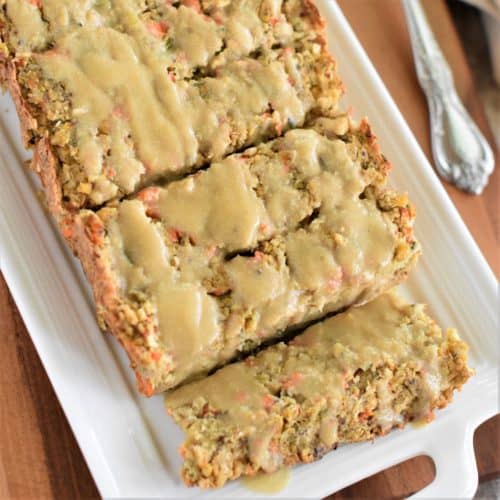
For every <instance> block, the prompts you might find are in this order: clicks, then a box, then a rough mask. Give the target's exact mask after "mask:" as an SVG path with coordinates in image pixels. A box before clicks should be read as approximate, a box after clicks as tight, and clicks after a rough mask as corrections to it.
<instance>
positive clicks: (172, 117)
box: [1, 0, 341, 215]
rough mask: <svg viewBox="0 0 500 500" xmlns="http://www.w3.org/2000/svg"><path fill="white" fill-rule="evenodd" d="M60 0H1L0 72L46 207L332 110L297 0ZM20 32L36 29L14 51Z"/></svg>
mask: <svg viewBox="0 0 500 500" xmlns="http://www.w3.org/2000/svg"><path fill="white" fill-rule="evenodd" d="M66 3H67V2H57V1H56V2H50V3H48V2H47V4H45V2H44V3H42V4H41V5H42V11H43V16H44V18H45V19H49V21H48V22H46V21H43V20H42V18H41V17H40V16H41V15H42V13H39V12H38V8H37V7H36V5H33V2H29V1H28V0H8V1H7V2H6V4H5V5H4V8H3V11H2V12H3V17H4V19H3V21H2V23H1V26H2V32H3V35H2V37H3V39H4V40H5V41H6V42H5V43H4V46H3V48H4V56H3V62H4V63H3V69H2V71H1V73H2V75H3V80H4V81H5V84H6V86H7V87H8V88H9V90H10V92H11V94H12V96H13V98H14V100H15V102H16V105H17V109H18V113H19V116H20V117H21V124H22V128H23V135H24V138H25V142H26V144H31V145H34V146H35V155H34V162H33V167H34V169H35V170H36V171H37V172H38V173H39V174H40V176H41V178H42V182H43V183H44V185H45V187H46V194H47V199H48V205H49V208H50V209H51V212H52V213H54V214H55V215H60V214H61V213H63V212H64V211H66V210H75V209H78V208H81V207H89V208H95V207H98V206H100V205H102V204H103V203H105V202H107V201H109V200H114V199H120V198H122V197H123V196H127V195H130V194H131V193H134V192H135V191H137V190H138V189H140V188H141V187H144V186H145V185H149V184H150V183H151V182H153V181H156V180H158V179H160V178H162V179H172V178H174V177H179V176H183V175H185V174H186V173H188V172H190V171H193V170H196V169H197V168H199V167H201V166H202V165H203V164H206V163H207V162H210V161H213V160H217V159H220V158H222V157H224V156H226V155H227V154H229V153H231V152H233V151H235V150H239V149H241V148H243V147H247V146H250V145H253V144H257V143H259V142H261V141H263V140H267V139H270V138H273V137H276V136H279V135H281V134H282V133H283V132H284V131H285V130H287V129H289V128H294V127H296V126H300V125H302V124H303V123H304V121H305V120H306V118H307V117H309V116H311V115H314V114H318V113H323V114H325V113H331V112H332V110H334V108H335V106H336V103H337V101H338V98H339V96H340V93H341V84H340V82H339V80H338V78H337V76H336V73H335V63H334V61H333V60H332V58H331V56H330V55H329V54H328V52H327V50H326V46H325V39H324V32H323V23H322V21H321V19H320V18H319V15H318V12H317V10H316V9H315V8H313V7H311V6H310V5H309V2H307V1H304V2H299V1H297V0H294V1H288V2H283V3H281V2H249V3H248V4H246V3H241V2H240V3H241V7H242V10H241V9H240V10H238V9H237V7H238V6H237V5H234V6H232V7H231V6H228V5H226V7H223V4H221V5H220V6H218V3H217V2H215V3H214V2H206V4H205V9H206V10H207V11H208V12H211V11H212V10H213V16H215V17H213V16H212V17H210V15H208V16H207V15H205V14H204V12H203V11H202V10H201V6H200V5H199V4H197V2H187V3H188V4H190V5H191V7H186V6H183V5H179V6H159V5H151V6H149V7H148V5H147V4H149V3H151V4H155V2H147V3H146V5H145V2H142V1H141V2H137V1H134V0H109V1H106V2H99V4H98V6H99V7H95V6H94V7H90V5H91V4H92V3H89V9H90V11H89V12H86V13H84V12H80V11H79V10H78V9H77V8H76V7H77V6H76V4H75V3H74V2H69V5H66ZM63 4H64V5H63ZM158 4H159V2H158ZM65 5H66V6H65ZM78 5H80V2H79V3H78ZM243 5H245V7H244V8H243ZM50 6H54V7H53V9H54V12H50V11H51V8H52V7H50ZM56 7H57V8H56ZM309 7H310V8H309ZM141 8H142V9H141ZM64 9H66V10H64ZM17 10H19V11H20V12H17ZM25 10H26V11H27V12H24V11H25ZM247 10H250V11H252V12H253V15H250V14H249V15H246V14H245V12H246V11H247ZM21 11H22V12H21ZM15 12H16V15H14V13H15ZM64 12H65V14H64ZM9 14H10V16H9ZM243 14H245V15H244V16H243V18H244V19H245V21H244V22H243V20H240V17H241V15H243ZM35 15H38V16H39V17H40V20H39V22H38V24H37V23H36V22H34V19H35V18H34V16H35ZM268 18H269V19H271V20H268ZM61 19H62V20H65V23H63V22H62V21H61ZM195 19H196V20H197V21H196V22H195V21H194V20H195ZM245 22H246V23H250V24H249V25H248V26H246V25H245ZM40 23H41V24H40ZM58 23H59V24H58ZM218 23H222V25H219V24H218ZM224 23H226V24H227V25H225V24H224ZM242 23H243V24H242ZM61 24H62V26H60V25H61ZM205 24H207V25H208V26H210V29H209V28H207V27H206V26H204V25H205ZM281 25H283V26H286V28H284V31H285V32H286V36H285V35H283V38H282V39H280V38H279V33H277V32H276V30H278V28H279V26H281ZM155 26H156V28H154V27H155ZM162 26H163V28H161V27H162ZM264 26H266V27H267V28H266V30H267V31H266V30H264ZM148 28H149V29H148ZM160 28H161V29H163V30H165V33H164V36H163V35H161V33H160V32H159V31H158V30H160V31H161V29H160ZM205 28H206V29H205ZM23 30H29V31H30V33H31V31H32V32H33V33H31V34H32V35H33V38H34V39H35V40H38V38H37V37H36V36H35V35H36V34H37V33H38V32H42V31H43V33H45V35H44V36H45V38H43V37H42V38H43V41H40V43H39V44H37V43H35V42H33V43H32V45H33V44H34V48H36V49H37V50H34V51H29V50H28V51H27V52H25V51H23V50H21V49H22V48H23V47H24V45H22V44H21V42H20V41H19V37H21V39H22V40H24V39H28V38H29V37H28V34H26V33H24V34H23ZM44 30H45V31H44ZM155 30H156V31H155ZM210 30H212V31H210ZM151 31H153V33H151ZM211 32H213V33H212V34H213V37H214V40H213V45H214V50H213V51H212V52H213V53H210V54H208V53H206V50H209V45H210V43H209V39H210V36H211V35H210V33H211ZM167 33H170V36H171V37H172V38H171V39H170V38H168V39H167V38H165V37H166V36H167ZM201 36H202V37H204V38H205V40H204V42H205V43H203V44H200V41H199V38H200V37H201ZM169 40H170V41H169ZM28 45H29V44H28ZM243 45H244V47H242V46H243ZM201 47H203V50H202V49H201ZM224 47H225V48H224ZM28 48H29V47H28ZM200 51H201V52H202V53H200ZM184 77H185V79H184Z"/></svg>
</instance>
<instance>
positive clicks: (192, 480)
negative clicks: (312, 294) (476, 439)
mask: <svg viewBox="0 0 500 500" xmlns="http://www.w3.org/2000/svg"><path fill="white" fill-rule="evenodd" d="M466 353H467V346H466V345H465V343H464V342H462V341H461V340H460V339H459V337H458V335H457V333H456V332H455V331H454V330H446V331H442V330H441V329H440V328H439V327H438V326H437V325H436V323H435V322H434V321H433V320H432V319H431V318H430V317H429V316H427V315H426V314H425V310H424V306H422V305H410V304H407V303H404V302H402V301H401V300H400V299H398V298H397V297H395V296H394V295H392V294H387V295H382V296H380V297H379V298H377V299H375V300H374V301H372V302H370V303H369V304H367V305H364V306H361V307H358V308H352V309H349V311H347V312H345V313H341V314H339V315H337V316H334V317H333V318H330V319H326V320H324V321H322V322H320V323H317V324H316V325H314V326H312V327H310V328H309V329H307V330H306V331H305V332H304V333H303V334H301V335H299V336H297V337H296V338H295V339H294V340H292V341H291V342H289V343H288V344H284V343H280V344H278V345H275V346H272V347H269V348H267V349H264V350H262V351H261V352H260V353H258V354H257V355H256V356H252V357H249V358H248V359H246V360H245V361H244V362H240V363H236V364H232V365H229V366H226V367H225V368H222V369H221V370H219V371H218V372H216V373H215V374H214V375H212V376H210V377H208V378H206V379H204V380H200V381H197V382H193V383H191V384H188V385H185V386H183V387H181V388H180V389H178V390H176V391H173V392H171V393H169V394H168V395H167V396H166V399H165V403H166V407H167V410H168V413H169V414H170V415H172V417H173V418H174V420H175V421H176V422H177V423H178V424H179V425H180V426H181V427H182V429H183V430H184V431H185V434H186V440H185V442H184V444H183V446H182V447H181V455H182V457H183V460H184V462H183V466H182V477H183V479H184V481H185V483H186V484H187V485H189V486H194V485H197V486H201V487H204V488H213V487H220V486H222V485H223V484H224V483H225V482H226V481H228V480H230V479H236V478H238V477H240V476H242V475H254V474H256V473H259V472H273V471H276V470H278V469H279V468H281V467H283V466H289V465H293V464H296V463H300V462H305V463H307V462H312V461H314V460H317V459H319V458H321V457H322V456H323V455H324V454H325V453H327V452H328V451H329V450H332V449H334V448H335V447H336V446H337V445H338V444H340V443H350V442H356V441H365V440H371V439H373V438H374V437H376V436H379V435H383V434H386V433H387V432H389V431H390V430H391V429H392V428H395V427H402V426H403V425H404V424H405V423H406V422H409V421H415V420H419V421H422V420H423V421H429V420H431V419H432V418H433V412H434V410H435V409H436V408H442V407H444V406H446V405H447V404H448V402H449V401H450V400H451V398H452V394H453V391H454V390H456V389H459V388H460V387H461V386H462V385H463V384H464V383H465V382H466V381H467V379H468V378H469V376H470V375H471V370H470V369H469V368H468V367H467V359H466Z"/></svg>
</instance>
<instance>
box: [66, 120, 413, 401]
mask: <svg viewBox="0 0 500 500" xmlns="http://www.w3.org/2000/svg"><path fill="white" fill-rule="evenodd" d="M314 126H315V129H296V130H292V131H289V132H287V133H286V134H285V135H284V137H283V138H280V139H276V140H274V141H271V142H268V143H264V144H261V145H259V146H257V147H255V148H251V149H249V150H247V151H246V152H244V153H241V154H237V155H232V156H229V157H228V158H226V159H225V160H223V161H221V162H219V163H214V164H212V165H211V166H210V168H208V170H206V171H202V172H199V173H197V174H195V175H192V176H189V177H187V178H186V179H183V180H180V181H175V182H172V183H169V184H168V185H165V186H164V187H159V186H155V187H150V188H146V189H145V190H143V191H141V192H140V193H138V195H137V196H135V197H133V198H131V199H128V200H124V201H121V202H120V203H118V204H117V205H116V206H114V207H107V208H104V209H102V210H100V211H98V212H91V211H88V210H83V211H81V212H79V213H78V214H77V215H75V216H73V217H71V218H69V219H68V221H67V222H66V224H65V230H64V233H65V236H66V237H67V239H68V240H69V241H70V244H71V246H72V248H73V249H74V251H75V253H76V254H77V255H78V257H79V258H80V260H81V261H82V264H83V268H84V270H85V272H86V274H87V277H88V279H89V281H90V283H91V284H92V287H93V291H94V296H95V302H96V305H97V313H98V316H99V318H100V320H101V325H102V326H103V328H107V329H109V330H110V331H111V332H112V333H113V334H114V335H115V336H116V337H117V338H118V340H119V341H120V342H121V343H122V344H123V346H124V347H125V349H126V351H127V353H128V355H129V357H130V360H131V363H132V367H133V368H134V369H135V371H136V374H137V378H138V381H139V387H140V389H141V391H142V392H144V393H145V394H152V393H154V392H159V391H163V390H165V389H168V388H171V387H174V386H176V385H178V384H179V383H181V382H183V381H184V380H186V379H189V378H192V377H193V376H196V375H199V374H202V373H206V372H208V371H209V370H211V369H213V368H215V367H217V366H220V365H222V364H224V363H226V362H227V361H228V360H231V359H233V358H235V357H236V356H238V355H239V354H240V353H245V352H248V351H249V350H251V349H253V348H254V347H256V346H258V345H259V344H261V343H262V342H264V341H266V340H268V339H271V338H275V337H278V336H280V335H281V334H282V333H283V332H284V331H285V330H286V329H288V328H290V327H293V326H298V325H300V324H303V323H304V322H307V321H309V320H312V319H314V318H318V317H320V316H322V315H324V314H326V313H328V312H332V311H338V310H339V309H342V308H344V307H346V306H349V305H351V304H360V303H363V302H366V301H368V300H370V299H371V298H373V297H375V296H376V295H378V294H379V293H381V292H382V291H384V290H386V289H388V288H389V287H391V286H392V285H393V284H394V283H397V282H400V281H401V280H403V279H404V278H405V277H406V275H407V273H408V270H409V268H410V267H411V265H412V264H413V263H414V262H415V260H416V258H417V256H418V255H419V252H420V251H419V246H418V244H417V243H416V241H415V239H414V237H413V231H412V224H413V219H414V212H413V209H412V207H411V206H410V205H409V202H408V200H407V198H406V196H404V195H401V194H398V193H394V192H392V191H389V190H385V189H384V187H383V184H384V182H385V178H386V174H387V171H388V170H389V164H388V162H387V161H386V160H385V158H384V157H383V156H382V155H380V153H379V152H378V149H377V146H376V143H375V141H374V137H373V135H372V133H371V131H370V129H369V126H368V125H367V123H366V122H363V123H362V125H361V126H360V127H359V128H357V129H356V128H353V127H351V128H350V125H349V122H348V119H347V118H346V117H345V116H342V117H339V118H337V119H335V120H332V119H327V118H321V119H319V120H318V121H317V122H316V123H315V125H314Z"/></svg>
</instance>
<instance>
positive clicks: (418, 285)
mask: <svg viewBox="0 0 500 500" xmlns="http://www.w3.org/2000/svg"><path fill="white" fill-rule="evenodd" d="M318 3H319V6H320V10H321V11H322V13H323V15H324V16H325V18H326V20H327V23H328V32H329V36H330V38H331V39H330V42H331V46H332V47H333V52H334V55H335V57H336V59H337V60H338V63H339V70H340V74H341V77H342V79H343V80H344V82H345V84H346V87H347V89H348V96H347V100H348V101H349V104H351V105H352V106H354V108H355V109H359V110H363V113H364V114H366V115H367V116H368V117H369V119H370V121H371V123H372V124H373V127H374V129H375V131H376V133H377V135H378V137H379V141H380V143H381V146H382V149H383V151H384V152H385V154H386V155H387V156H388V157H389V159H392V161H393V163H394V164H395V168H394V170H393V172H392V174H391V176H392V184H393V185H394V186H395V187H397V188H398V189H401V190H405V191H408V192H409V194H410V198H411V199H412V200H413V202H414V203H415V205H416V206H417V209H418V216H417V225H416V232H417V236H418V238H419V239H420V241H421V242H422V245H423V248H424V257H423V258H422V259H421V261H420V263H419V265H418V268H417V270H416V272H414V273H413V274H412V276H411V278H410V280H409V281H408V283H407V284H405V286H404V287H403V289H402V291H403V292H404V294H405V295H406V296H407V297H408V298H410V299H412V300H416V301H423V302H427V303H429V304H431V307H430V312H431V314H432V315H434V317H435V318H436V319H437V320H438V322H439V323H440V324H441V325H443V326H449V325H450V326H451V325H453V326H455V327H457V328H458V330H459V332H460V333H461V335H462V337H463V338H464V340H466V341H467V342H468V343H469V345H470V346H471V350H470V362H471V365H472V367H473V368H474V369H475V370H476V375H475V376H474V377H473V378H472V379H471V380H470V381H469V383H468V384H466V386H465V388H464V389H463V391H462V392H461V393H459V394H457V395H456V397H455V400H454V402H453V403H452V404H451V405H450V406H449V407H448V408H447V409H445V410H443V411H439V412H438V414H437V418H436V420H435V421H434V422H433V423H432V424H430V425H428V426H426V427H424V428H421V429H414V428H412V427H411V426H409V427H408V428H407V429H405V430H402V431H396V432H393V433H391V434H390V435H388V436H386V437H384V438H381V439H378V440H377V441H375V442H374V443H362V444H356V445H348V446H342V447H340V448H339V449H338V450H337V451H336V452H333V453H330V454H329V455H327V456H326V457H325V458H324V459H323V460H321V461H320V462H317V463H315V464H310V465H303V466H299V467H296V468H294V469H293V470H292V473H291V479H290V482H289V483H288V485H287V486H286V488H285V489H283V490H282V491H281V492H279V493H278V494H276V495H275V496H276V497H281V498H286V497H290V496H293V497H301V498H317V497H321V496H326V495H328V494H331V493H332V492H334V491H336V490H338V489H340V488H342V487H344V486H346V485H348V484H351V483H353V482H356V481H358V480H360V479H362V478H364V477H366V476H369V475H371V474H373V473H375V472H377V471H380V470H382V469H385V468H387V467H389V466H391V465H394V464H396V463H399V462H401V461H404V460H406V459H408V458H411V457H413V456H417V455H421V454H425V455H429V456H431V457H432V458H433V459H434V461H435V464H436V478H435V480H434V482H433V483H431V484H430V485H429V486H428V487H426V488H425V489H423V490H422V491H420V492H419V493H418V494H417V495H418V496H421V497H427V498H430V497H464V496H472V495H473V494H474V491H475V489H476V487H477V469H476V464H475V459H474V450H473V445H472V436H473V432H474V430H475V429H476V427H477V426H478V425H479V424H480V423H481V422H483V421H484V420H486V419H487V418H489V417H491V416H492V415H494V414H496V413H498V411H499V410H498V403H497V393H498V382H497V379H498V373H497V370H498V367H497V360H498V350H497V347H498V345H499V342H498V340H499V338H498V337H499V333H498V328H497V324H496V320H497V318H496V315H497V312H496V306H497V304H496V302H497V300H496V299H497V280H496V279H495V276H494V275H493V273H492V271H491V269H490V268H489V267H488V265H487V263H486V261H485V260H484V257H483V256H482V254H481V253H480V251H479V249H478V248H477V245H476V244H475V242H474V241H473V239H472V237H471V235H470V233H469V232H468V230H467V228H466V227H465V225H464V223H463V221H462V220H461V218H460V217H459V215H458V213H457V211H456V209H455V207H454V206H453V204H452V203H451V201H450V199H449V198H448V196H447V194H446V192H445V190H444V189H443V187H442V186H441V183H440V182H439V180H438V179H437V177H436V175H435V173H434V171H433V170H432V167H431V166H430V165H429V163H428V162H427V160H426V158H425V156H424V155H423V153H422V151H421V150H420V148H419V146H418V144H417V142H416V140H415V138H414V137H413V135H412V134H411V132H410V130H409V128H408V126H407V125H406V123H405V122H404V120H403V118H402V116H401V114H400V112H399V111H398V109H397V107H396V106H395V104H394V102H393V101H392V99H391V97H390V96H389V94H388V92H387V90H386V89H385V87H384V85H383V83H382V82H381V80H380V78H379V77H378V75H377V73H376V72H375V70H374V68H373V66H372V65H371V63H370V61H369V59H368V58H367V56H366V54H365V53H364V51H363V49H362V48H361V46H360V44H359V42H358V41H357V39H356V37H355V35H354V34H353V32H352V30H351V29H350V27H349V25H348V23H347V21H346V20H345V18H344V16H343V15H342V13H341V11H340V9H339V7H338V6H337V4H336V3H334V2H331V1H329V0H322V1H318ZM358 118H359V117H358ZM26 158H27V153H26V152H25V151H24V148H23V147H22V144H21V140H20V136H19V124H18V121H17V117H16V115H15V111H14V107H13V104H12V102H11V100H10V98H9V97H8V96H3V97H2V98H1V99H0V266H1V271H2V272H3V274H4V276H5V279H6V281H7V283H8V286H9V288H10V290H11V292H12V295H13V296H14V299H15V301H16V304H17V305H18V308H19V310H20V312H21V315H22V317H23V319H24V321H25V323H26V326H27V328H28V331H29V332H30V335H31V337H32V339H33V342H34V344H35V346H36V349H37V351H38V353H39V355H40V358H41V360H42V363H43V365H44V367H45V369H46V371H47V373H48V375H49V378H50V380H51V382H52V384H53V386H54V389H55V391H56V393H57V396H58V398H59V401H60V403H61V405H62V407H63V409H64V412H65V414H66V416H67V418H68V421H69V423H70V425H71V427H72V429H73V432H74V434H75V436H76V439H77V441H78V443H79V445H80V447H81V449H82V452H83V454H84V456H85V459H86V461H87V464H88V466H89V468H90V470H91V472H92V475H93V477H94V479H95V481H96V484H97V487H98V488H99V491H100V493H101V495H102V496H103V497H164V498H165V497H167V498H181V497H183V498H184V497H194V496H203V497H207V498H209V497H216V498H221V497H230V498H235V497H255V496H256V495H257V494H256V493H254V492H251V491H249V490H247V489H245V488H244V487H243V486H242V485H241V484H240V483H239V482H234V483H232V484H229V485H227V486H226V487H224V488H223V489H222V490H217V491H204V492H201V491H200V490H198V489H196V488H195V489H188V488H186V487H185V486H184V485H183V483H182V482H181V479H180V476H179V474H178V471H179V469H180V464H181V461H180V458H179V456H178V453H177V448H178V446H179V445H180V443H181V441H182V434H181V432H180V430H179V429H178V428H177V427H176V426H175V425H174V423H173V422H172V421H171V420H170V418H168V417H167V416H166V414H165V412H164V410H163V404H162V397H161V396H156V397H153V398H150V399H146V398H144V397H142V396H140V395H138V394H137V392H136V390H135V381H134V380H133V376H132V372H131V370H130V369H129V368H128V366H127V365H128V362H127V360H126V358H125V356H124V354H123V353H122V351H121V349H120V347H119V346H118V345H117V343H116V342H115V341H114V340H113V339H112V338H111V336H109V335H107V336H104V335H102V333H101V332H100V331H99V329H98V327H97V324H96V322H95V319H94V314H93V306H92V299H91V295H90V289H89V287H88V285H87V284H86V282H85V279H84V277H83V274H82V272H81V270H80V267H79V264H78V262H77V261H76V260H75V259H74V258H73V257H72V256H71V255H70V253H69V251H68V250H67V248H66V247H65V245H64V243H63V242H62V240H61V239H60V238H59V236H58V234H57V232H56V230H55V228H54V226H53V224H52V222H51V220H50V218H49V217H48V215H47V214H46V213H45V211H44V210H43V208H42V206H41V204H40V201H39V198H38V196H37V190H38V189H39V185H38V182H37V180H36V179H35V178H34V176H33V175H32V174H30V173H29V172H28V171H27V170H26V169H25V168H24V167H23V162H24V160H25V159H26Z"/></svg>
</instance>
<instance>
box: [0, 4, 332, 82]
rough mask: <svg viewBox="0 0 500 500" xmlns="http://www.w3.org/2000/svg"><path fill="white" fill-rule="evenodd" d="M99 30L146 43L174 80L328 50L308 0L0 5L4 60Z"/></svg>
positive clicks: (312, 7)
mask: <svg viewBox="0 0 500 500" xmlns="http://www.w3.org/2000/svg"><path fill="white" fill-rule="evenodd" d="M97 26H100V27H107V28H112V29H113V30H116V31H119V32H121V33H125V34H128V35H131V36H133V37H135V38H136V39H138V40H140V43H141V44H143V45H145V46H147V47H150V48H151V50H153V51H155V52H156V53H157V54H158V57H160V58H161V60H162V62H163V63H164V64H165V67H166V68H167V69H168V71H169V72H171V74H172V75H173V76H174V77H175V78H189V77H192V76H193V75H194V74H199V73H201V74H211V73H213V72H214V71H215V70H216V69H217V68H218V67H220V66H223V65H224V64H225V63H226V62H228V61H231V60H235V59H239V58H241V57H245V56H248V55H251V54H254V53H257V52H259V51H265V50H269V49H272V48H275V47H286V46H294V45H296V46H299V45H300V44H302V45H306V44H311V43H315V44H318V46H320V45H323V44H324V22H323V20H322V19H321V16H320V15H319V12H318V10H317V9H316V7H315V6H314V4H313V3H312V2H310V1H309V0H277V1H276V0H232V1H230V2H228V1H226V0H201V1H200V0H181V1H165V0H99V1H85V2H82V1H81V0H64V1H61V0H59V1H58V0H56V1H54V0H46V1H39V2H37V1H33V0H2V1H0V36H1V38H2V40H3V42H4V45H3V51H4V57H5V56H7V57H11V58H12V57H16V56H22V55H26V54H29V53H35V52H44V51H46V50H48V49H50V48H52V47H54V46H55V45H57V43H58V40H60V39H61V37H63V36H65V35H67V34H69V33H72V32H74V31H76V30H80V29H82V27H97Z"/></svg>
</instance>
